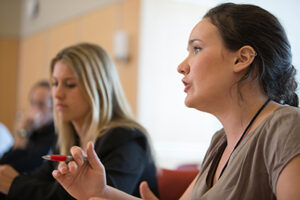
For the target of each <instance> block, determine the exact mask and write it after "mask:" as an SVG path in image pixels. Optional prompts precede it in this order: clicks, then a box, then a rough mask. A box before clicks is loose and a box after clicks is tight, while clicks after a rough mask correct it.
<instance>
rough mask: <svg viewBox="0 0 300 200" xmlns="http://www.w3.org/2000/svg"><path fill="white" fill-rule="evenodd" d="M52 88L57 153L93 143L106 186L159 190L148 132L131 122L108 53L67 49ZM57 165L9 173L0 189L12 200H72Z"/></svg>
mask: <svg viewBox="0 0 300 200" xmlns="http://www.w3.org/2000/svg"><path fill="white" fill-rule="evenodd" d="M51 83H52V84H51V85H52V95H53V103H54V120H55V126H56V129H57V132H58V133H59V134H58V144H59V149H60V152H59V153H60V154H64V155H69V154H70V148H71V147H72V146H74V145H76V146H78V147H81V148H82V149H86V148H87V143H88V141H93V142H94V143H95V151H96V152H97V154H98V157H99V158H100V159H101V161H102V163H103V164H104V165H105V168H106V171H105V172H106V175H107V178H106V180H105V181H106V182H107V184H108V185H111V186H113V187H115V188H118V189H120V190H122V191H124V192H126V193H130V194H132V195H134V196H139V191H138V186H139V184H140V182H141V181H143V180H147V181H148V182H149V183H150V185H152V186H153V187H152V189H153V190H154V191H157V185H156V169H155V165H154V161H153V159H152V156H151V151H150V146H149V143H148V140H147V136H146V131H145V129H144V128H143V127H142V126H141V125H140V124H138V123H137V122H136V121H135V120H134V119H133V117H132V114H131V111H130V107H129V105H128V103H127V100H126V98H125V95H124V93H123V90H122V87H121V84H120V81H119V78H118V74H117V70H116V68H115V66H114V63H113V62H112V60H111V58H110V57H109V56H108V54H107V53H106V52H105V50H104V49H102V48H101V47H99V46H97V45H95V44H88V43H82V44H78V45H74V46H71V47H68V48H65V49H63V50H62V51H61V52H59V53H58V54H57V55H56V57H55V58H54V59H53V60H52V62H51ZM71 163H72V162H71ZM57 165H58V163H56V162H51V161H49V162H48V163H46V164H45V165H44V166H43V167H42V168H41V169H40V170H39V171H37V172H36V173H34V174H32V175H20V176H17V175H18V174H17V173H10V174H13V175H12V176H11V177H10V179H7V180H8V181H7V184H6V186H4V187H1V185H0V190H1V191H2V192H4V193H6V194H8V197H9V199H18V198H20V197H21V196H22V199H73V198H72V197H71V196H70V195H69V194H68V193H67V192H66V191H65V190H64V189H63V188H62V187H61V186H60V185H59V184H57V183H56V181H55V179H54V178H53V177H52V175H51V172H52V170H54V169H55V168H57ZM6 170H7V171H9V172H12V169H6ZM0 180H2V178H1V176H0ZM70 181H71V182H70V185H69V187H72V181H74V180H70ZM0 182H2V181H0ZM89 188H90V187H89V186H87V187H86V191H87V192H88V191H89ZM20 194H21V195H20Z"/></svg>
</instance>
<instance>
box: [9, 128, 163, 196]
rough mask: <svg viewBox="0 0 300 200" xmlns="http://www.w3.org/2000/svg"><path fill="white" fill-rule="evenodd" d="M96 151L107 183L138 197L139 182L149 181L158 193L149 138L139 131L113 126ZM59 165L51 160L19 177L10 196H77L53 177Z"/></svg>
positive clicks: (12, 187)
mask: <svg viewBox="0 0 300 200" xmlns="http://www.w3.org/2000/svg"><path fill="white" fill-rule="evenodd" d="M95 151H96V153H97V155H98V156H99V158H100V160H101V162H102V164H103V165H104V167H105V170H106V176H107V184H108V185H110V186H112V187H115V188H117V189H120V190H122V191H124V192H126V193H129V194H132V195H134V196H139V184H140V182H142V181H147V182H148V184H149V186H150V188H151V189H152V191H154V192H155V193H156V194H157V180H156V168H155V165H154V161H153V159H152V156H151V152H150V147H149V144H148V140H147V138H146V136H145V134H143V133H142V132H141V131H140V130H137V129H129V128H123V127H117V128H114V129H111V130H110V131H108V132H107V133H106V134H104V135H103V136H102V137H99V138H98V139H97V141H96V143H95ZM57 165H58V163H57V162H51V161H48V162H46V163H45V164H44V165H43V166H42V167H41V168H40V169H38V170H36V171H35V172H34V173H32V174H30V175H21V176H18V177H16V178H15V179H14V181H13V183H12V185H11V187H10V190H9V192H8V195H7V199H33V200H34V199H43V200H50V199H51V200H52V199H53V200H54V199H55V200H60V199H63V200H66V199H74V198H72V197H71V196H70V195H69V194H68V193H67V192H66V191H65V190H64V189H63V187H62V186H61V185H59V183H58V182H56V181H55V179H54V178H53V177H52V171H53V170H54V169H55V168H57Z"/></svg>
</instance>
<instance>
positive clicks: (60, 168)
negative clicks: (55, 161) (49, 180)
mask: <svg viewBox="0 0 300 200" xmlns="http://www.w3.org/2000/svg"><path fill="white" fill-rule="evenodd" d="M57 170H58V171H59V172H60V173H61V174H66V173H68V171H69V169H68V166H67V164H66V163H64V162H60V163H59V165H58V167H57Z"/></svg>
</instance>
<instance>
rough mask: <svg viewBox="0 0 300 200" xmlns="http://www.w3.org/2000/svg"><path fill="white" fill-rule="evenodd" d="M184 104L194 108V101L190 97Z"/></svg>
mask: <svg viewBox="0 0 300 200" xmlns="http://www.w3.org/2000/svg"><path fill="white" fill-rule="evenodd" d="M184 104H185V106H186V107H188V108H194V106H193V103H192V102H191V101H190V100H189V99H187V98H186V99H185V101H184Z"/></svg>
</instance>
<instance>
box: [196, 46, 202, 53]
mask: <svg viewBox="0 0 300 200" xmlns="http://www.w3.org/2000/svg"><path fill="white" fill-rule="evenodd" d="M201 50H202V48H201V47H194V54H197V53H199V52H200V51H201Z"/></svg>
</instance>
